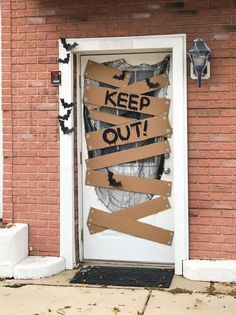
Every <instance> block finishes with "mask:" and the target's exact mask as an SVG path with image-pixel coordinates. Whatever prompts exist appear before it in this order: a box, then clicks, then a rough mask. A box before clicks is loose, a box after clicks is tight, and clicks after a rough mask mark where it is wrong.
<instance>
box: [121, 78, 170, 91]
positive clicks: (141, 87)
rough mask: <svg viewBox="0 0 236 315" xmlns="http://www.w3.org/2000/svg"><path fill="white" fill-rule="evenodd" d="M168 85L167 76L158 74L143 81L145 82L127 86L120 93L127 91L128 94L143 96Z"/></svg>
mask: <svg viewBox="0 0 236 315" xmlns="http://www.w3.org/2000/svg"><path fill="white" fill-rule="evenodd" d="M169 84H170V82H169V78H168V75H167V74H160V75H158V76H154V77H152V78H150V79H145V80H142V81H138V82H135V83H132V84H130V85H127V86H126V87H124V88H122V91H127V92H129V93H139V94H143V93H147V92H151V91H155V90H159V89H161V88H163V87H164V86H167V85H169Z"/></svg>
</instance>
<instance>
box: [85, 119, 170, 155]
mask: <svg viewBox="0 0 236 315" xmlns="http://www.w3.org/2000/svg"><path fill="white" fill-rule="evenodd" d="M133 124H136V126H133ZM171 132H172V129H171V127H170V123H169V120H168V118H167V117H166V116H163V117H153V118H148V119H142V120H138V121H135V122H134V123H131V124H124V125H119V126H112V127H110V128H106V129H100V130H97V131H91V132H88V133H86V134H85V138H86V142H87V148H88V150H89V151H92V150H97V149H102V148H108V147H111V146H117V145H122V144H126V143H133V142H138V141H142V140H147V139H151V138H155V137H157V136H166V135H169V134H171ZM120 135H122V139H121V136H120Z"/></svg>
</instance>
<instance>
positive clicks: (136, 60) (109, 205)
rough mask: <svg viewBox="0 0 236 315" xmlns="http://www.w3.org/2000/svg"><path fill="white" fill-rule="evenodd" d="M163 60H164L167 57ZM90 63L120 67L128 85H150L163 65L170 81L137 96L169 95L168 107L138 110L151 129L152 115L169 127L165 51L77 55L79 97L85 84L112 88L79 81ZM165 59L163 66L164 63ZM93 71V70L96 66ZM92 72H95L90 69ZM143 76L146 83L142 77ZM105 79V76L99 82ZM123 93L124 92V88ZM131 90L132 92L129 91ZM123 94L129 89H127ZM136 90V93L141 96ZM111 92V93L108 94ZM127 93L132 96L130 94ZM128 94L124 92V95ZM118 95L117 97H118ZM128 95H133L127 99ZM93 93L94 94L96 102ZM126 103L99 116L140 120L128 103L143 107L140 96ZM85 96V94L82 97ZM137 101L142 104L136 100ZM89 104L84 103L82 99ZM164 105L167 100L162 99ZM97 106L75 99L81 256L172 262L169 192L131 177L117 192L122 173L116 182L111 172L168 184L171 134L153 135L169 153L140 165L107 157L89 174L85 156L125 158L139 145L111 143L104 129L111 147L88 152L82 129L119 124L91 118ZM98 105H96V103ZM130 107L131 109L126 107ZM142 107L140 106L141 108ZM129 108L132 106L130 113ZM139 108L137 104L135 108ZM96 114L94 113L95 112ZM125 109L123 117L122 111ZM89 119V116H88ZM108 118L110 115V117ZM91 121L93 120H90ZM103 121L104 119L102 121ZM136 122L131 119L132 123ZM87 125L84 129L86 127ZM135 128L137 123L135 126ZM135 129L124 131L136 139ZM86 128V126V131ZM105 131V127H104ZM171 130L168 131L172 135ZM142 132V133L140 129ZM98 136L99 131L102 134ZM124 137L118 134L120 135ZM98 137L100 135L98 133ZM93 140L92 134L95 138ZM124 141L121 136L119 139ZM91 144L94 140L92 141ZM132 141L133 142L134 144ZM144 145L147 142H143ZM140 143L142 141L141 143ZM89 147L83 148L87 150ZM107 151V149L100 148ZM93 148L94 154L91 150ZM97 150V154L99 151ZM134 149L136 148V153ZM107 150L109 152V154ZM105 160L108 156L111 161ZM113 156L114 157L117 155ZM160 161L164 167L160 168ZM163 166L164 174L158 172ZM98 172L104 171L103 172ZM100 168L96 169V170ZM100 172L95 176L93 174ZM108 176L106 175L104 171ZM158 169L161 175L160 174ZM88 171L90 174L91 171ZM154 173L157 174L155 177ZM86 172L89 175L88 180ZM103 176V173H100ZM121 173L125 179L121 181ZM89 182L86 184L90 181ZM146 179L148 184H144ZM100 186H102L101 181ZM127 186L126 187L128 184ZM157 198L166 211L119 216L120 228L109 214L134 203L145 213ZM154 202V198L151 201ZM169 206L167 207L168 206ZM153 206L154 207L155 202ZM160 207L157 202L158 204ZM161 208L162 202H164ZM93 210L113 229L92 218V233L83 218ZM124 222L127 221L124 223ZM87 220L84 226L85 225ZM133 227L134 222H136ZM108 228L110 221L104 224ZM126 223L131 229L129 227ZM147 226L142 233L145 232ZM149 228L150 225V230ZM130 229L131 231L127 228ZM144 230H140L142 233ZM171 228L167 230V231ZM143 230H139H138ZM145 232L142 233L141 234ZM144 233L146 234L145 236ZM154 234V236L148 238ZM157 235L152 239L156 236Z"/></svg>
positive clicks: (168, 67)
mask: <svg viewBox="0 0 236 315" xmlns="http://www.w3.org/2000/svg"><path fill="white" fill-rule="evenodd" d="M168 55H169V58H170V59H168V57H167V56H168ZM89 60H90V61H92V62H95V63H98V64H101V65H104V63H105V65H106V66H107V67H112V68H118V69H122V70H123V71H124V72H123V73H126V74H127V73H128V74H129V75H130V76H131V79H130V80H131V81H130V82H129V84H134V83H135V82H137V81H145V80H146V82H149V83H150V80H151V78H152V77H154V76H157V75H158V74H159V73H158V71H159V72H161V71H163V70H161V69H160V67H165V71H166V72H167V73H168V77H169V82H170V84H169V85H168V86H165V87H162V88H161V89H159V90H158V91H156V90H155V91H153V92H152V93H148V94H146V93H143V91H141V92H142V93H143V95H148V96H151V97H152V98H154V97H155V98H161V99H163V98H167V99H170V106H169V112H168V113H166V112H165V113H164V116H165V117H164V118H163V114H160V115H156V116H153V115H146V116H145V113H144V114H142V115H144V116H142V119H143V117H144V118H147V119H149V118H150V119H152V121H153V128H154V129H155V126H156V125H155V124H156V120H155V119H156V118H157V122H158V119H162V118H163V119H166V120H168V121H169V123H170V126H172V106H171V97H172V67H171V62H172V59H171V54H170V53H169V52H162V53H139V54H125V55H124V54H122V55H120V54H119V55H94V56H93V55H89V56H80V65H81V78H82V79H81V95H82V98H83V94H84V91H85V89H86V86H92V87H95V91H96V88H100V89H102V88H103V89H104V88H112V89H116V87H114V86H109V85H107V83H104V82H103V83H101V82H99V81H96V80H91V79H90V80H89V79H84V72H85V69H86V67H87V65H88V62H89ZM168 60H169V62H168V63H167V64H165V63H166V62H167V61H168ZM98 69H99V68H98ZM95 72H96V71H95ZM100 74H101V72H100V73H99V70H97V72H96V73H95V76H96V75H98V76H99V75H100ZM147 80H149V81H147ZM105 81H106V80H105ZM126 91H127V90H126ZM131 92H132V91H131ZM127 93H128V94H129V90H128V92H127ZM142 93H140V94H142ZM128 94H122V95H123V96H122V95H121V96H120V99H119V100H120V103H119V104H120V105H121V107H123V108H124V107H125V104H127V103H126V99H124V95H125V98H126V97H127V95H128ZM111 95H112V96H111ZM113 95H115V92H114V93H113V94H112V93H111V94H109V93H108V94H107V95H106V96H107V102H108V100H109V101H110V103H111V105H114V100H113V98H112V97H113ZM132 95H133V94H132ZM129 96H130V94H129ZM122 97H123V98H122ZM132 97H133V98H132ZM98 99H99V97H97V100H98ZM130 99H131V101H129V105H130V104H131V106H130V107H131V110H130V108H129V111H128V112H126V109H124V110H123V108H119V109H117V108H116V109H115V111H114V110H113V112H112V113H111V112H110V111H109V109H108V110H106V108H105V115H106V114H108V115H109V114H112V115H115V114H116V115H117V116H122V119H123V118H124V117H127V119H128V122H130V121H129V119H131V120H132V119H137V120H138V117H139V119H140V116H137V115H139V113H136V112H135V109H134V107H136V106H137V107H140V106H141V105H143V108H144V107H145V106H146V105H147V104H146V103H145V102H146V100H145V99H144V100H143V101H142V100H140V98H136V96H130V98H129V100H130ZM86 100H87V98H86ZM97 100H96V98H95V100H94V103H96V102H97ZM142 102H143V103H142ZM88 103H89V101H88ZM166 103H167V102H166ZM98 105H99V104H97V106H95V105H94V104H92V106H88V104H87V107H84V104H83V102H82V101H81V104H80V105H79V106H80V109H81V110H80V112H81V119H80V126H81V139H80V140H81V147H82V148H81V149H82V194H83V195H82V207H83V210H82V211H83V224H82V225H83V256H84V257H83V258H84V260H106V261H127V262H145V263H174V205H173V204H172V199H173V193H174V191H173V190H172V192H171V193H169V194H168V193H167V194H164V195H162V194H160V195H158V194H155V193H154V192H153V191H152V186H153V185H152V182H147V185H146V182H143V183H142V182H140V183H142V184H139V181H137V182H136V181H134V186H135V185H136V190H135V189H133V190H132V189H131V190H132V191H131V192H130V191H128V192H127V191H123V186H122V184H123V177H121V178H122V180H121V181H119V179H120V177H116V174H119V175H121V176H127V175H128V176H135V178H136V179H137V177H148V176H151V178H152V179H154V180H155V181H159V182H163V183H168V185H170V184H169V183H172V184H173V180H174V170H173V158H174V152H173V150H172V149H173V146H172V137H171V135H162V136H159V137H158V140H157V141H158V143H159V142H160V141H162V142H165V143H167V142H168V145H169V147H170V153H169V154H168V150H167V154H165V155H164V153H163V152H162V154H161V155H158V156H156V157H151V164H150V163H146V161H147V160H148V161H150V158H149V159H145V158H143V159H141V158H140V157H139V158H138V159H139V160H138V161H139V162H137V161H135V158H133V160H132V159H131V160H132V161H131V162H130V161H128V162H127V163H122V164H120V163H119V162H117V163H118V165H110V164H112V163H110V161H109V163H110V164H109V167H103V169H102V170H100V169H98V170H97V169H96V170H95V172H93V171H92V172H91V170H88V162H86V160H88V159H94V158H96V157H100V156H101V155H104V154H111V155H110V156H112V158H111V159H113V156H114V153H116V152H119V153H120V152H124V151H125V153H126V156H125V157H124V155H123V156H122V158H124V159H125V160H127V156H130V152H133V153H132V154H134V155H136V151H129V150H130V149H131V150H134V149H138V148H139V147H140V143H143V142H142V141H141V142H135V141H134V142H132V143H131V144H130V143H129V142H128V141H127V142H124V143H125V144H122V145H120V144H116V143H115V144H114V143H112V141H113V140H114V141H116V140H117V139H113V133H110V134H109V133H106V140H107V141H108V142H109V141H110V143H112V144H114V146H112V145H111V147H109V146H108V148H107V149H103V150H105V151H102V150H100V149H97V150H95V151H93V150H89V149H91V147H89V144H88V143H86V142H87V141H88V137H89V135H88V133H91V132H93V130H94V129H91V128H93V127H94V126H95V128H96V129H102V130H105V129H107V128H108V129H109V128H110V129H111V128H112V127H114V125H116V124H119V123H118V122H117V123H114V124H112V125H109V124H107V123H106V122H104V121H103V122H102V123H101V122H100V121H99V118H96V117H95V116H93V115H96V113H95V112H97V111H99V112H100V113H101V111H100V109H98ZM100 105H102V104H100ZM132 106H133V107H132ZM141 107H142V106H141ZM91 109H92V112H93V115H91V111H90V110H91ZM132 109H134V110H133V111H132ZM139 109H140V108H139ZM100 113H99V114H100ZM125 113H126V114H127V113H128V115H125ZM94 117H95V119H94ZM113 117H114V116H113ZM96 119H97V120H96ZM105 120H106V119H105ZM137 120H136V121H137ZM89 128H90V129H89ZM140 128H141V127H140ZM140 128H139V127H137V125H136V127H134V128H130V129H129V130H128V129H126V131H127V132H128V131H129V132H130V130H131V132H135V133H136V137H137V136H140V132H141V133H142V132H143V129H142V131H141V129H140ZM88 129H89V130H88ZM110 129H109V130H110ZM174 132H175V130H173V133H174ZM143 134H144V133H143ZM103 136H104V133H103ZM123 137H124V133H123ZM103 138H104V137H103ZM95 139H96V138H95ZM123 139H127V138H123ZM95 142H96V141H95ZM137 143H138V144H137ZM148 144H149V143H148ZM141 146H142V145H141ZM88 150H89V151H88ZM106 150H107V151H106ZM94 152H95V153H94ZM101 152H102V153H101ZM137 152H138V151H137ZM112 154H113V155H112ZM111 159H109V160H111ZM117 159H118V160H119V157H117ZM163 163H164V166H163ZM163 168H164V172H163ZM104 170H106V171H105V173H104ZM100 171H101V172H100ZM98 172H99V173H102V175H101V174H100V175H101V178H100V175H99V174H98ZM107 172H108V173H109V174H108V173H107ZM160 172H161V173H160ZM91 174H92V175H91ZM157 174H158V176H159V177H155V176H156V175H157ZM109 175H110V179H109V184H111V181H112V180H113V182H114V183H115V186H116V187H111V188H112V189H108V188H106V187H104V186H103V187H100V184H99V183H100V182H103V183H104V176H106V177H107V176H108V177H109ZM89 176H92V177H91V178H90V177H89ZM102 176H103V177H102ZM126 178H127V177H125V179H126ZM91 181H92V184H91ZM149 183H150V184H149ZM101 186H102V185H101ZM131 186H132V185H131ZM149 186H150V187H151V188H150V192H149V188H147V189H146V187H149ZM158 198H162V202H163V200H164V203H166V209H162V210H161V211H159V212H158V211H156V213H151V214H149V215H147V216H142V217H141V218H136V219H134V218H129V217H126V216H125V215H124V216H123V217H122V218H120V217H117V221H119V222H120V224H121V226H122V227H121V230H120V226H118V227H117V225H119V224H118V223H117V221H116V219H115V217H114V214H117V213H119V211H120V213H122V211H121V210H122V209H125V208H130V207H131V208H132V207H137V206H138V205H140V204H144V205H147V211H148V210H149V202H150V201H153V200H154V199H155V200H157V199H158ZM157 203H158V201H157ZM168 204H169V206H168ZM157 207H159V205H157ZM161 207H163V204H162V206H161ZM164 207H165V206H164ZM93 208H95V209H99V211H102V213H104V212H105V213H106V214H107V213H109V215H113V220H110V219H109V218H111V216H108V217H106V218H104V220H105V219H107V220H108V223H109V224H112V223H111V222H110V221H112V222H113V221H114V222H113V224H114V225H115V226H114V229H111V228H110V229H109V228H106V227H105V228H104V225H103V227H101V223H99V222H98V221H97V222H95V223H96V224H98V225H99V224H100V226H97V228H98V232H97V233H93V228H92V227H93V225H91V224H93V223H94V222H90V223H89V221H88V218H89V217H90V215H91V209H93ZM137 222H142V223H146V225H145V226H144V225H138V224H137ZM126 223H127V224H126ZM88 224H90V228H89V226H88ZM136 225H137V226H136ZM109 226H110V225H109ZM131 226H132V228H131ZM150 226H151V230H149V227H150ZM155 227H157V228H160V229H161V230H163V231H165V233H168V232H169V234H170V235H171V234H172V237H173V238H172V239H171V241H164V242H163V240H162V241H160V242H159V241H158V240H155V237H156V235H158V233H159V232H158V230H155ZM99 228H100V230H99ZM146 228H147V231H146ZM152 228H154V229H152ZM130 229H131V230H130ZM121 231H122V232H121ZM145 231H146V232H147V233H146V232H145ZM172 232H173V233H172ZM143 233H144V234H143ZM145 233H146V234H145ZM150 234H151V238H150V237H149V236H147V237H146V235H150ZM152 238H154V240H153V239H152ZM157 238H158V237H157Z"/></svg>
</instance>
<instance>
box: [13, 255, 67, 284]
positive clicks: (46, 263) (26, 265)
mask: <svg viewBox="0 0 236 315" xmlns="http://www.w3.org/2000/svg"><path fill="white" fill-rule="evenodd" d="M65 268H66V263H65V259H64V258H61V257H48V256H28V257H27V258H25V259H24V260H22V261H21V262H20V263H18V264H17V265H15V266H14V268H13V276H14V278H15V279H40V278H44V277H50V276H52V275H54V274H57V273H59V272H61V271H63V270H65Z"/></svg>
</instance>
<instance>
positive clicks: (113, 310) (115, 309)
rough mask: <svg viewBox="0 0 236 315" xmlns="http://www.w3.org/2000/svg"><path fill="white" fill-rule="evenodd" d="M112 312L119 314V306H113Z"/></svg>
mask: <svg viewBox="0 0 236 315" xmlns="http://www.w3.org/2000/svg"><path fill="white" fill-rule="evenodd" d="M112 312H113V313H114V314H115V315H117V314H118V313H119V312H120V310H119V308H118V307H113V309H112Z"/></svg>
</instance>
